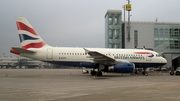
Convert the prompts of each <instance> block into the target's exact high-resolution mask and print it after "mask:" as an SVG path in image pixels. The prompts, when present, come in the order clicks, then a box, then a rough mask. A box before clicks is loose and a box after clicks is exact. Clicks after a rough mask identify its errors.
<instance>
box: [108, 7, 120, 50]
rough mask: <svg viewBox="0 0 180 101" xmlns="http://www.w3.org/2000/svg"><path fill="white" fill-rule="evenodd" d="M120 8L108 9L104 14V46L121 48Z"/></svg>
mask: <svg viewBox="0 0 180 101" xmlns="http://www.w3.org/2000/svg"><path fill="white" fill-rule="evenodd" d="M121 16H122V15H121V10H108V12H107V14H106V15H105V47H106V48H122V20H121Z"/></svg>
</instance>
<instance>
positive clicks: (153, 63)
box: [10, 17, 167, 76]
mask: <svg viewBox="0 0 180 101" xmlns="http://www.w3.org/2000/svg"><path fill="white" fill-rule="evenodd" d="M16 24H17V29H18V33H19V39H20V43H21V47H11V50H10V52H11V53H13V54H16V55H21V56H24V57H28V58H32V59H36V60H40V61H44V62H49V63H54V64H60V65H65V66H76V67H86V68H91V72H90V74H91V75H92V76H102V74H103V72H114V73H132V72H134V71H135V70H136V68H143V69H144V71H143V72H142V73H143V75H148V73H147V71H146V68H148V67H159V66H163V65H165V64H166V63H167V61H166V59H165V58H163V57H161V56H160V55H159V54H158V53H157V52H155V51H152V50H145V49H110V48H78V47H53V46H50V45H48V44H47V43H46V42H45V41H43V39H42V38H41V37H40V36H39V34H38V33H37V32H36V31H35V30H34V28H33V27H32V26H31V25H30V23H29V22H28V21H27V20H26V19H25V18H23V17H18V18H16ZM96 70H97V71H96Z"/></svg>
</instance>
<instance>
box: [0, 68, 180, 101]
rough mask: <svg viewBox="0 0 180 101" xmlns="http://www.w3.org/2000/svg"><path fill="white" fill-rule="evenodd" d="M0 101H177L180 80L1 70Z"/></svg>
mask: <svg viewBox="0 0 180 101" xmlns="http://www.w3.org/2000/svg"><path fill="white" fill-rule="evenodd" d="M0 101H180V77H179V76H170V75H169V74H168V73H149V76H142V75H140V76H135V75H130V74H123V75H122V74H117V73H106V74H103V76H102V77H92V76H91V75H90V74H82V70H81V69H0Z"/></svg>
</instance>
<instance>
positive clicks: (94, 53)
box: [83, 48, 129, 65]
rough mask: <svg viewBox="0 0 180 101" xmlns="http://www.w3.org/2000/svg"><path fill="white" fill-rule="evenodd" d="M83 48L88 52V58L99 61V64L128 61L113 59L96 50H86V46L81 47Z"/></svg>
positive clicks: (95, 61)
mask: <svg viewBox="0 0 180 101" xmlns="http://www.w3.org/2000/svg"><path fill="white" fill-rule="evenodd" d="M83 49H84V50H85V52H86V53H88V54H89V55H90V57H89V58H92V60H93V62H94V63H101V64H105V65H113V64H117V63H121V62H129V61H125V60H122V61H117V60H116V59H113V58H111V57H109V56H107V55H104V54H102V53H100V52H97V51H90V50H87V49H86V48H83Z"/></svg>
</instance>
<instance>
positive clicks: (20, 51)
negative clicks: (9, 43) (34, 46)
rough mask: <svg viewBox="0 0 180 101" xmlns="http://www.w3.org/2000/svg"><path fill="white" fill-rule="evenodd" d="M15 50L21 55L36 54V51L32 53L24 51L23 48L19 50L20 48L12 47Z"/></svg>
mask: <svg viewBox="0 0 180 101" xmlns="http://www.w3.org/2000/svg"><path fill="white" fill-rule="evenodd" d="M12 49H13V50H15V51H17V52H19V53H27V54H34V53H36V52H34V51H31V50H25V49H22V48H19V47H12Z"/></svg>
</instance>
